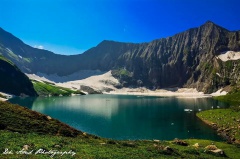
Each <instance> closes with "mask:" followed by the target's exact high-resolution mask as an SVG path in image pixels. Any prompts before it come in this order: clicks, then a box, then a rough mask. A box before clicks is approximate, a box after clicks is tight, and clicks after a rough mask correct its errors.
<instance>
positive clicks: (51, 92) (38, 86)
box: [32, 80, 84, 96]
mask: <svg viewBox="0 0 240 159" xmlns="http://www.w3.org/2000/svg"><path fill="white" fill-rule="evenodd" d="M32 83H33V86H34V89H35V91H36V92H37V94H38V95H39V96H60V95H62V96H70V95H72V94H80V95H84V93H82V92H81V91H78V90H77V91H75V90H71V89H68V88H64V87H58V86H55V85H54V84H52V83H49V82H38V81H35V80H33V81H32Z"/></svg>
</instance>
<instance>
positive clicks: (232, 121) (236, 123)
mask: <svg viewBox="0 0 240 159" xmlns="http://www.w3.org/2000/svg"><path fill="white" fill-rule="evenodd" d="M197 116H198V117H199V118H201V119H202V120H203V121H205V122H206V123H208V124H209V125H211V126H212V127H214V128H216V129H217V131H218V133H225V134H228V136H230V139H231V138H232V139H234V140H235V142H237V143H238V144H240V111H235V110H233V109H215V110H207V111H203V112H200V113H198V114H197Z"/></svg>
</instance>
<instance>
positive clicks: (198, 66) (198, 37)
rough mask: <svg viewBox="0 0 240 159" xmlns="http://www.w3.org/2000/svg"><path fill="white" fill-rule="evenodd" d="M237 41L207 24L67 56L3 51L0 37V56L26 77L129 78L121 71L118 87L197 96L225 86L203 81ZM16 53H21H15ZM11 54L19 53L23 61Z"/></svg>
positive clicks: (239, 33) (14, 49)
mask: <svg viewBox="0 0 240 159" xmlns="http://www.w3.org/2000/svg"><path fill="white" fill-rule="evenodd" d="M239 37H240V31H228V30H227V29H225V28H223V27H221V26H218V25H216V24H215V23H213V22H211V21H207V22H206V23H204V24H203V25H201V26H199V27H196V28H191V29H188V30H186V31H184V32H181V33H178V34H175V35H174V36H171V37H167V38H161V39H156V40H153V41H151V42H148V43H147V42H146V43H123V42H116V41H112V40H103V41H102V42H101V43H99V44H98V45H97V46H96V47H93V48H91V49H89V50H87V51H85V52H84V53H82V54H78V55H70V56H66V55H58V54H54V53H52V52H49V51H45V50H39V49H36V48H31V47H30V46H25V45H23V44H22V43H21V45H20V47H19V46H18V47H17V46H16V45H14V44H11V46H10V47H7V49H6V46H4V43H2V40H1V39H2V38H3V37H2V36H1V34H0V47H1V48H0V51H1V50H3V51H2V54H3V55H4V56H5V57H6V58H8V59H10V60H12V61H13V62H14V63H15V64H16V65H17V66H18V67H19V68H20V69H21V70H22V71H23V72H25V73H37V72H41V73H46V74H57V75H59V76H66V75H69V74H72V73H74V72H77V71H79V70H100V71H109V70H121V69H123V70H127V72H129V73H127V75H128V76H126V75H122V74H119V72H124V71H113V72H114V73H113V75H114V77H116V78H118V79H119V80H120V82H121V83H122V86H123V87H139V86H145V87H148V88H151V89H156V88H164V87H196V88H197V89H198V90H199V91H204V92H212V91H214V90H216V89H219V88H221V87H224V86H225V84H223V83H224V82H223V81H224V80H223V79H218V82H217V84H216V86H213V85H212V84H210V83H211V82H209V81H208V80H210V81H212V80H216V79H217V78H215V75H214V74H216V72H215V71H216V70H217V71H219V72H221V70H219V69H222V67H223V66H224V65H225V64H224V63H223V62H221V61H219V60H216V59H215V57H216V56H218V55H219V54H222V53H224V52H226V51H239V50H240V38H239ZM19 48H20V49H22V50H21V51H22V52H21V51H19V52H18V50H17V49H19ZM9 50H10V51H9ZM16 53H19V54H20V53H21V54H20V56H22V59H21V57H19V55H18V54H16ZM207 65H209V68H208V70H207V69H206V66H207ZM234 65H238V63H237V64H236V62H235V63H234ZM224 67H225V66H224ZM232 69H233V68H232ZM225 71H226V70H225ZM228 71H231V72H232V71H233V70H228ZM233 72H234V71H233ZM233 74H234V75H235V74H236V72H234V73H233ZM207 77H209V79H208V78H207ZM236 77H237V78H236ZM224 78H231V79H229V80H237V81H238V80H239V76H238V75H237V76H236V75H235V76H234V78H233V79H232V77H224Z"/></svg>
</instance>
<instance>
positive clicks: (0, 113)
mask: <svg viewBox="0 0 240 159" xmlns="http://www.w3.org/2000/svg"><path fill="white" fill-rule="evenodd" d="M0 129H4V130H9V131H13V132H19V133H28V132H35V133H38V134H51V135H63V136H77V135H78V134H81V132H80V131H77V130H75V129H73V128H71V127H70V126H68V125H66V124H63V123H61V122H60V121H58V120H55V119H51V117H49V116H46V115H43V114H40V113H38V112H35V111H31V110H30V109H28V108H25V107H22V106H19V105H14V104H11V103H9V102H1V101H0Z"/></svg>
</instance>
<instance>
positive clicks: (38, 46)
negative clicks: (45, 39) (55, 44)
mask: <svg viewBox="0 0 240 159" xmlns="http://www.w3.org/2000/svg"><path fill="white" fill-rule="evenodd" d="M34 47H35V48H38V49H44V47H43V46H42V45H34Z"/></svg>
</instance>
